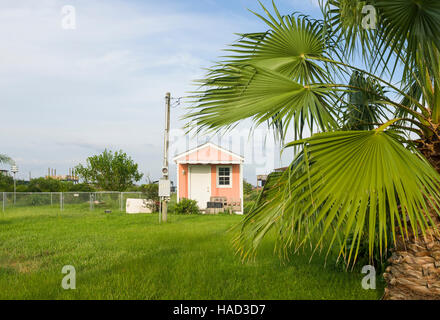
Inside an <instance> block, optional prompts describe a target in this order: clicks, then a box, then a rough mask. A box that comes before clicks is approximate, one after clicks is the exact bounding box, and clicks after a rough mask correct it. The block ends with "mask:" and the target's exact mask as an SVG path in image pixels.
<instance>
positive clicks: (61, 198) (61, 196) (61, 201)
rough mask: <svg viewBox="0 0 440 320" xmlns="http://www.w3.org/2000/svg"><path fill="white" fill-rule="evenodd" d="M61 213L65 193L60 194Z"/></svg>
mask: <svg viewBox="0 0 440 320" xmlns="http://www.w3.org/2000/svg"><path fill="white" fill-rule="evenodd" d="M60 211H63V193H62V192H60Z"/></svg>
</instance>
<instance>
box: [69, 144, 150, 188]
mask: <svg viewBox="0 0 440 320" xmlns="http://www.w3.org/2000/svg"><path fill="white" fill-rule="evenodd" d="M75 169H76V172H77V174H78V176H79V177H80V178H81V179H83V180H84V182H85V183H91V184H93V185H95V186H96V187H97V188H99V189H101V190H107V191H125V190H126V189H127V188H128V187H130V186H132V185H133V184H134V183H135V182H137V181H140V180H141V178H142V176H143V174H142V173H140V172H139V171H138V165H137V164H136V163H134V161H133V160H132V159H131V158H130V157H128V156H127V154H126V153H124V152H123V151H122V150H120V151H116V152H112V151H110V150H107V149H106V150H104V152H103V153H101V154H99V155H95V156H92V157H89V158H87V165H86V166H83V165H82V164H79V165H78V166H76V168H75Z"/></svg>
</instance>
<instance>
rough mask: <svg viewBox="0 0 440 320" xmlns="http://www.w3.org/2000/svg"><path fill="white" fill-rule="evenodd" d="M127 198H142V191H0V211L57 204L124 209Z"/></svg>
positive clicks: (62, 207)
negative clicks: (0, 209)
mask: <svg viewBox="0 0 440 320" xmlns="http://www.w3.org/2000/svg"><path fill="white" fill-rule="evenodd" d="M128 198H135V199H136V198H137V199H142V198H144V196H143V194H142V192H117V191H100V192H15V193H14V192H0V202H1V203H0V207H1V208H2V211H5V210H7V209H8V208H19V207H39V206H57V207H59V209H60V210H61V211H62V210H64V208H65V207H66V206H69V205H72V206H74V205H75V206H84V207H85V206H87V207H89V209H90V210H94V209H95V208H103V209H110V210H120V211H123V210H124V209H125V201H126V199H128Z"/></svg>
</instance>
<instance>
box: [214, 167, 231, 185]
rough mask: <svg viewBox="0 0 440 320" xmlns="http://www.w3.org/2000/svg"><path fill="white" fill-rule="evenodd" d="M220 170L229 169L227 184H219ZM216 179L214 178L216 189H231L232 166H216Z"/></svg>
mask: <svg viewBox="0 0 440 320" xmlns="http://www.w3.org/2000/svg"><path fill="white" fill-rule="evenodd" d="M220 168H229V184H228V185H226V184H220ZM216 170H217V177H216V185H217V188H232V166H229V165H226V166H225V165H220V166H217V168H216Z"/></svg>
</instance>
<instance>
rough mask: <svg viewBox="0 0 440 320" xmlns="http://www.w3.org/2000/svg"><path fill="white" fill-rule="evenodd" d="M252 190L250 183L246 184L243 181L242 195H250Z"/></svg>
mask: <svg viewBox="0 0 440 320" xmlns="http://www.w3.org/2000/svg"><path fill="white" fill-rule="evenodd" d="M253 188H254V187H253V186H252V184H250V183H249V182H247V181H246V180H243V193H244V194H251V193H252V190H253Z"/></svg>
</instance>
